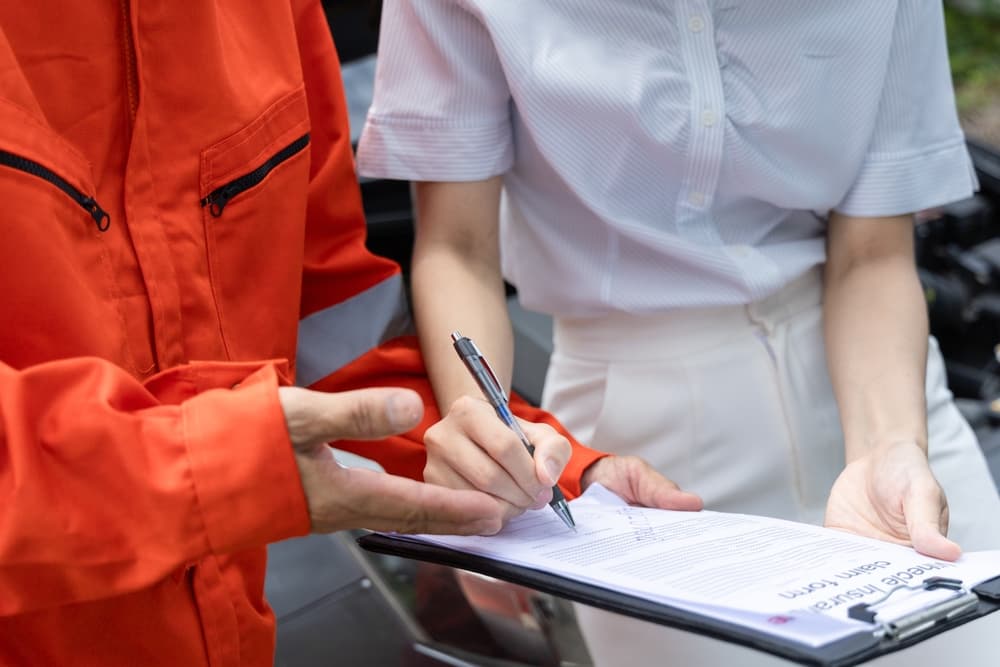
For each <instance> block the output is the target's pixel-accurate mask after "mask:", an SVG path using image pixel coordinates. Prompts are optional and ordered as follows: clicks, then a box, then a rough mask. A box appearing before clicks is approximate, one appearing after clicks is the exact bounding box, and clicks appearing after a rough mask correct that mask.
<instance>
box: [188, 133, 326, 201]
mask: <svg viewBox="0 0 1000 667" xmlns="http://www.w3.org/2000/svg"><path fill="white" fill-rule="evenodd" d="M308 145H309V134H308V133H306V134H304V135H302V136H301V137H299V138H298V139H296V140H295V141H293V142H292V143H290V144H288V145H287V146H285V147H284V148H282V149H281V150H280V151H278V152H277V153H275V154H274V155H272V156H271V157H270V158H268V159H267V160H266V161H265V162H264V164H262V165H260V166H259V167H257V168H256V169H254V170H253V171H248V172H247V173H245V174H243V175H242V176H240V177H238V178H234V179H233V180H231V181H229V182H228V183H226V184H225V185H222V186H220V187H218V188H216V189H214V190H212V191H211V192H210V193H208V196H207V197H205V198H204V199H202V200H201V205H202V206H207V207H208V212H209V213H211V214H212V217H213V218H218V217H220V216H221V215H222V211H223V209H225V208H226V204H228V203H229V200H230V199H232V198H233V197H235V196H236V195H238V194H240V193H242V192H245V191H246V190H249V189H250V188H252V187H255V186H256V185H258V184H259V183H260V182H261V181H263V180H264V179H265V178H267V175H268V174H270V173H271V172H272V171H273V170H274V168H275V167H277V166H278V165H280V164H281V163H282V162H284V161H285V160H288V159H289V158H291V157H292V156H294V155H297V154H298V153H300V152H302V151H303V150H305V147H306V146H308Z"/></svg>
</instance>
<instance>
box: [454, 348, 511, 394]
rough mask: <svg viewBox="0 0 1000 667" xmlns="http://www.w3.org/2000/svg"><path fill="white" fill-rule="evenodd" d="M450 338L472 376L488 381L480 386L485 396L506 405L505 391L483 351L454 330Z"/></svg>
mask: <svg viewBox="0 0 1000 667" xmlns="http://www.w3.org/2000/svg"><path fill="white" fill-rule="evenodd" d="M451 340H452V342H453V344H454V346H455V350H456V351H457V352H458V355H459V356H460V357H461V358H462V360H463V361H464V362H465V363H466V365H467V366H469V370H471V371H472V374H473V376H475V377H476V378H482V380H483V381H485V382H489V384H490V386H489V387H481V388H482V390H483V393H484V394H486V397H487V398H490V397H491V396H492V397H495V399H496V400H498V401H501V402H502V403H503V404H504V405H506V404H507V392H505V391H504V390H503V386H502V385H501V384H500V380H498V379H497V375H496V373H494V372H493V368H492V367H491V366H490V363H489V362H488V361H486V357H484V356H483V353H482V352H480V351H479V348H478V347H477V346H476V344H475V343H474V342H473V341H472V339H471V338H469V337H468V336H463V335H462V334H460V333H459V332H457V331H455V332H454V333H452V334H451ZM471 357H474V358H475V359H474V360H473V359H472V358H471ZM477 366H478V370H479V371H481V372H476V368H475V367H477ZM491 390H492V391H491ZM494 407H499V406H494Z"/></svg>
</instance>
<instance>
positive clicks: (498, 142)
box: [358, 115, 514, 181]
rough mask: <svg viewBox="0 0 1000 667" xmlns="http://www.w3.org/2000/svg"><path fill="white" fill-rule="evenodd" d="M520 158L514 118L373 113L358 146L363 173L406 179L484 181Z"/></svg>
mask: <svg viewBox="0 0 1000 667" xmlns="http://www.w3.org/2000/svg"><path fill="white" fill-rule="evenodd" d="M513 163H514V146H513V143H512V133H511V127H510V119H509V118H506V117H505V118H503V119H500V120H498V121H496V122H494V123H489V124H476V125H467V126H462V125H458V126H456V125H453V124H442V123H434V122H432V121H430V122H429V121H426V120H409V119H406V120H404V119H389V118H380V117H377V116H374V115H369V117H368V121H367V123H366V124H365V129H364V132H363V133H362V136H361V141H360V144H359V147H358V171H359V172H360V173H361V175H362V176H368V177H372V178H389V179H395V180H403V181H479V180H483V179H486V178H490V177H491V176H496V175H498V174H502V173H504V172H506V171H507V170H508V169H510V167H511V165H512V164H513Z"/></svg>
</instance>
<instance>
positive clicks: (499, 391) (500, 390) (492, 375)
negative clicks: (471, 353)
mask: <svg viewBox="0 0 1000 667" xmlns="http://www.w3.org/2000/svg"><path fill="white" fill-rule="evenodd" d="M473 347H475V343H473ZM476 353H477V354H478V353H479V349H478V348H477V349H476ZM479 362H480V363H481V364H482V365H483V369H484V370H485V371H486V374H487V375H488V376H489V379H490V381H491V382H492V383H493V388H494V389H496V390H497V395H499V396H500V397H501V398H503V400H504V403H506V402H507V392H505V391H504V390H503V387H502V386H500V380H498V379H497V375H496V373H494V372H493V369H492V368H491V367H490V362H488V361H486V357H484V356H483V355H481V354H480V355H479Z"/></svg>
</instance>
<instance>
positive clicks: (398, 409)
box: [385, 395, 420, 431]
mask: <svg viewBox="0 0 1000 667" xmlns="http://www.w3.org/2000/svg"><path fill="white" fill-rule="evenodd" d="M417 405H418V404H417V403H416V402H415V401H410V400H400V397H399V396H396V395H392V396H389V398H388V399H386V402H385V410H386V415H387V416H388V417H389V423H390V424H392V427H393V428H395V429H398V430H400V431H409V430H410V429H411V428H413V427H414V426H416V425H417V422H418V421H420V410H418V409H417Z"/></svg>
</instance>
